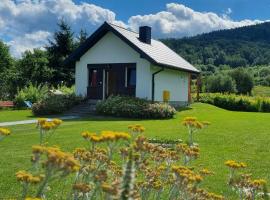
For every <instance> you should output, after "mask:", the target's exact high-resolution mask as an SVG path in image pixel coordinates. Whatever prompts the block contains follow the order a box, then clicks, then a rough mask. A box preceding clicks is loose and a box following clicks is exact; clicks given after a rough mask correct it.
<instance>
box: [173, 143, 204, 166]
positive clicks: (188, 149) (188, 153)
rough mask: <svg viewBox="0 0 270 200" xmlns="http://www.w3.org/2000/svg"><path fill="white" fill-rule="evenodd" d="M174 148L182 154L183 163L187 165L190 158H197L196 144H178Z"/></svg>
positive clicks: (198, 150)
mask: <svg viewBox="0 0 270 200" xmlns="http://www.w3.org/2000/svg"><path fill="white" fill-rule="evenodd" d="M176 149H177V151H179V152H181V153H182V154H183V155H184V156H183V157H184V165H187V164H188V163H189V162H190V161H191V160H194V159H197V158H198V157H199V155H200V149H199V147H197V146H188V145H187V144H178V145H177V146H176Z"/></svg>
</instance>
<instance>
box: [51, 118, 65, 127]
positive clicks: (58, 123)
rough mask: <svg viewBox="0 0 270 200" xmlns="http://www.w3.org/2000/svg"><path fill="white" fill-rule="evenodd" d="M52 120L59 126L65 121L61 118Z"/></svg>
mask: <svg viewBox="0 0 270 200" xmlns="http://www.w3.org/2000/svg"><path fill="white" fill-rule="evenodd" d="M52 122H53V123H54V124H55V125H56V126H59V125H60V124H62V123H63V121H62V120H61V119H53V120H52Z"/></svg>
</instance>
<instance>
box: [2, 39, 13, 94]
mask: <svg viewBox="0 0 270 200" xmlns="http://www.w3.org/2000/svg"><path fill="white" fill-rule="evenodd" d="M14 62H15V61H14V60H13V58H12V57H11V55H10V53H9V47H8V46H7V45H6V44H4V43H3V42H2V41H0V77H1V78H0V99H10V98H12V96H13V92H12V80H13V79H14V78H15V75H14V73H15V70H14Z"/></svg>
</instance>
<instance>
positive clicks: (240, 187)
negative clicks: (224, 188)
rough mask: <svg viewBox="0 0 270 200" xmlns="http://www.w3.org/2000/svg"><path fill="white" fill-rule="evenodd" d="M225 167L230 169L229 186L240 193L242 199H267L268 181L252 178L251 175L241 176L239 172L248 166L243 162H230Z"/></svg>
mask: <svg viewBox="0 0 270 200" xmlns="http://www.w3.org/2000/svg"><path fill="white" fill-rule="evenodd" d="M225 165H226V166H227V167H229V169H230V174H229V182H228V184H229V185H230V186H231V187H232V188H233V189H234V190H235V191H237V192H238V194H239V198H240V199H251V200H255V199H256V198H257V197H258V198H262V197H267V196H268V194H267V189H266V180H264V179H255V180H253V179H252V178H251V174H239V173H237V172H238V170H240V169H244V168H246V167H247V165H246V164H245V163H243V162H237V161H234V160H228V161H226V162H225Z"/></svg>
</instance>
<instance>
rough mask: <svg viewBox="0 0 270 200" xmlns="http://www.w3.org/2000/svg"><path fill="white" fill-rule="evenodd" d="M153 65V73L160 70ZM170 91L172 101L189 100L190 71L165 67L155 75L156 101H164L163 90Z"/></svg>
mask: <svg viewBox="0 0 270 200" xmlns="http://www.w3.org/2000/svg"><path fill="white" fill-rule="evenodd" d="M159 69H160V67H159V68H158V67H157V66H151V73H153V72H155V71H157V70H159ZM164 90H168V91H170V101H172V102H187V101H188V73H186V72H181V71H178V70H170V69H165V70H164V71H162V72H160V73H158V74H156V76H155V101H163V91H164Z"/></svg>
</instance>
